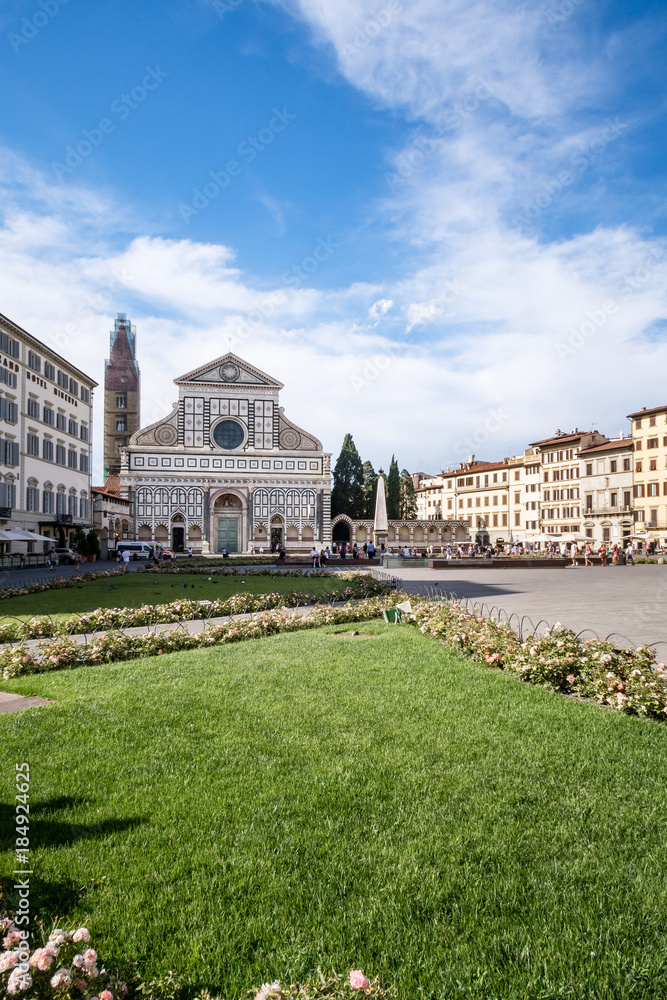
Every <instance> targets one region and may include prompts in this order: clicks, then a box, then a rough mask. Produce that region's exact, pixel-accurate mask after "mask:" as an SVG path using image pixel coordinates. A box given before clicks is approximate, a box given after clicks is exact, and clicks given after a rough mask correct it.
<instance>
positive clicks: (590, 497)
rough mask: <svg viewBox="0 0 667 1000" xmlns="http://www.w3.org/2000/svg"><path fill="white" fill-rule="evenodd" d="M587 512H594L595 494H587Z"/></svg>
mask: <svg viewBox="0 0 667 1000" xmlns="http://www.w3.org/2000/svg"><path fill="white" fill-rule="evenodd" d="M586 510H593V494H592V493H587V494H586Z"/></svg>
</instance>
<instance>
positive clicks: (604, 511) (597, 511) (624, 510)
mask: <svg viewBox="0 0 667 1000" xmlns="http://www.w3.org/2000/svg"><path fill="white" fill-rule="evenodd" d="M633 510H634V507H584V508H583V516H584V517H596V516H598V517H609V516H610V515H612V514H632V512H633Z"/></svg>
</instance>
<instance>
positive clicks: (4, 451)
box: [0, 438, 19, 466]
mask: <svg viewBox="0 0 667 1000" xmlns="http://www.w3.org/2000/svg"><path fill="white" fill-rule="evenodd" d="M18 464H19V443H18V441H8V440H7V438H0V465H10V466H16V465H18Z"/></svg>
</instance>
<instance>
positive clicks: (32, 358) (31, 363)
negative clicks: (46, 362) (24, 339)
mask: <svg viewBox="0 0 667 1000" xmlns="http://www.w3.org/2000/svg"><path fill="white" fill-rule="evenodd" d="M28 368H32V370H33V371H34V372H40V373H41V371H42V359H41V358H40V356H39V354H33V352H32V351H28Z"/></svg>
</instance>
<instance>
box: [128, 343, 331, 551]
mask: <svg viewBox="0 0 667 1000" xmlns="http://www.w3.org/2000/svg"><path fill="white" fill-rule="evenodd" d="M174 382H175V384H176V386H177V387H178V402H177V403H175V404H174V408H173V410H172V412H171V413H170V414H169V415H168V416H166V417H164V418H163V419H161V420H158V421H157V422H156V423H154V424H151V425H150V426H149V427H144V428H142V429H141V430H139V431H137V433H136V434H134V435H133V436H132V437H131V439H130V443H129V445H128V447H127V448H125V449H123V451H122V456H123V457H122V466H121V474H120V490H121V495H122V496H125V497H127V498H128V499H129V500H131V501H132V505H133V506H132V514H133V524H132V533H133V534H134V537H135V538H138V539H139V540H142V541H143V540H145V541H156V542H160V543H162V544H164V545H168V546H171V547H173V548H174V549H175V550H176V551H177V552H179V551H183V549H185V548H188V547H192V549H193V550H194V551H196V552H202V553H204V554H208V553H215V552H221V551H222V550H223V548H226V549H227V551H228V552H253V551H254V552H257V551H259V549H260V548H262V549H264V551H266V552H268V551H269V550H275V549H276V548H278V547H279V546H281V545H284V546H285V547H286V549H287V550H288V551H290V552H294V551H308V550H310V549H311V548H312V546H313V544H314V545H316V546H317V547H318V548H319V547H321V546H323V545H325V544H327V543H330V541H331V477H330V459H331V456H330V454H328V453H325V452H323V450H322V445H321V443H320V442H319V441H318V440H317V438H316V437H314V436H313V435H312V434H309V433H307V432H306V431H304V430H303V429H302V428H300V427H297V426H296V424H293V423H291V422H290V421H289V420H288V419H287V417H286V416H285V415H284V412H283V408H282V406H280V405H279V402H280V400H279V393H280V390H281V389H282V388H283V385H282V383H281V382H278V381H276V379H274V378H271V376H269V375H266V374H265V373H264V372H262V371H260V370H259V369H258V368H255V367H253V366H252V365H250V364H248V363H247V362H246V361H243V360H242V359H241V358H239V357H237V356H236V355H235V354H231V353H229V354H225V355H224V356H223V357H221V358H218V359H217V360H215V361H211V362H209V363H208V364H206V365H203V366H201V367H200V368H196V369H195V370H194V371H191V372H188V373H187V374H186V375H183V376H181V377H180V378H177V379H175V380H174Z"/></svg>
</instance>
